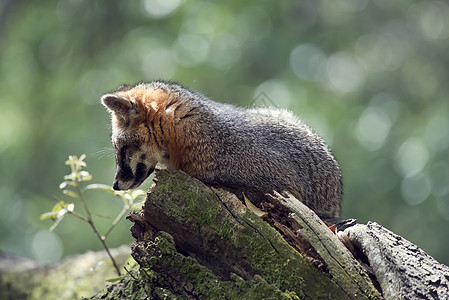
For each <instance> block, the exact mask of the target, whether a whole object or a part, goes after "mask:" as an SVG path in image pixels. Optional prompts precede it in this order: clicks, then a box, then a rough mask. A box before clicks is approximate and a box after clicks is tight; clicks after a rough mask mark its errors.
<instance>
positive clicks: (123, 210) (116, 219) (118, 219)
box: [103, 205, 129, 239]
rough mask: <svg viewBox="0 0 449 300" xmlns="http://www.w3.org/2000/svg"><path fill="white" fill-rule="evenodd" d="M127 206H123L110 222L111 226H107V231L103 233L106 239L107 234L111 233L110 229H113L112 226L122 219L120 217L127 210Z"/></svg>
mask: <svg viewBox="0 0 449 300" xmlns="http://www.w3.org/2000/svg"><path fill="white" fill-rule="evenodd" d="M128 209H129V206H128V205H125V206H123V209H122V211H121V212H120V213H119V214H118V215H117V217H116V218H115V219H114V221H113V222H112V225H111V227H109V229H108V231H107V232H106V233H105V234H104V236H103V237H104V238H105V239H106V238H107V236H108V235H109V234H110V233H111V231H112V229H114V227H115V226H116V225H117V224H118V222H120V220H121V219H122V217H123V216H124V215H125V214H126V212H127V211H128Z"/></svg>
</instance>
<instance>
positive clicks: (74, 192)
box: [40, 154, 145, 276]
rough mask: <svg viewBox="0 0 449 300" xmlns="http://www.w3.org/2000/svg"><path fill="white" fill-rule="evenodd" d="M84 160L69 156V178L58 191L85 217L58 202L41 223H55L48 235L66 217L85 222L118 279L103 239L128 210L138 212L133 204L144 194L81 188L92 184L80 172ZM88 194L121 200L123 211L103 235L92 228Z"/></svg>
mask: <svg viewBox="0 0 449 300" xmlns="http://www.w3.org/2000/svg"><path fill="white" fill-rule="evenodd" d="M85 158H86V155H85V154H83V155H81V156H80V157H79V158H78V157H77V156H76V155H70V156H69V159H68V160H66V162H65V164H66V165H68V166H70V169H71V172H70V174H68V175H66V176H64V181H63V182H62V183H61V184H60V185H59V188H60V189H61V190H62V192H63V193H64V194H65V195H67V196H69V197H71V198H74V199H75V201H79V202H80V203H81V205H82V207H83V209H84V213H85V214H80V213H78V212H77V211H76V210H75V206H76V205H75V203H74V202H65V201H63V200H59V199H57V203H56V204H55V205H54V206H53V208H52V210H51V211H50V212H46V213H43V214H42V215H41V217H40V219H41V220H45V219H48V218H50V219H52V220H53V222H54V223H53V225H52V226H51V227H50V231H53V230H54V229H55V228H56V227H57V226H58V225H59V224H60V223H61V221H62V220H63V219H64V217H65V216H66V215H72V216H75V217H77V218H78V219H80V220H82V221H84V222H87V223H88V224H89V225H90V227H91V228H92V230H93V232H94V233H95V235H96V236H97V238H98V239H99V240H100V242H101V244H102V246H103V248H104V249H105V251H106V253H107V254H108V256H109V257H110V259H111V261H112V264H113V265H114V268H115V270H116V271H117V274H118V275H119V276H120V275H121V274H120V269H119V267H118V265H117V263H116V262H115V259H114V257H112V255H111V253H110V251H109V248H108V246H107V245H106V238H107V237H108V235H109V234H110V233H111V231H112V230H113V229H114V227H115V226H116V225H117V224H118V222H119V221H120V220H121V219H122V218H123V216H124V215H125V214H126V212H127V211H128V210H129V209H140V208H141V205H142V203H136V202H135V200H136V199H137V198H138V197H139V196H142V195H145V192H144V191H142V190H133V191H114V190H113V189H112V188H111V187H110V186H108V185H105V184H88V185H84V183H85V182H87V181H90V180H92V175H90V174H89V172H88V171H86V170H83V168H85V167H87V164H86V162H85V161H84V159H85ZM89 190H103V191H106V192H108V193H110V194H112V195H114V196H118V197H120V198H121V199H122V201H123V208H122V210H121V211H120V212H119V213H118V215H117V216H116V217H115V219H114V220H113V221H112V223H111V226H110V227H109V229H108V230H107V231H106V233H105V234H104V235H101V234H100V233H99V231H98V230H97V227H96V226H95V224H94V221H93V218H92V213H91V211H90V210H89V208H88V206H87V203H86V200H85V197H84V193H85V192H86V191H89Z"/></svg>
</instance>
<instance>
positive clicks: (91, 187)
mask: <svg viewBox="0 0 449 300" xmlns="http://www.w3.org/2000/svg"><path fill="white" fill-rule="evenodd" d="M88 190H100V191H106V192H108V193H110V194H111V195H114V196H115V195H116V194H115V193H116V191H114V189H112V187H111V186H109V185H106V184H100V183H93V184H88V185H86V186H85V187H84V188H83V189H82V191H83V192H85V191H88Z"/></svg>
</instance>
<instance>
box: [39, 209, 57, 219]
mask: <svg viewBox="0 0 449 300" xmlns="http://www.w3.org/2000/svg"><path fill="white" fill-rule="evenodd" d="M57 215H58V211H50V212H46V213H43V214H42V215H41V216H40V217H39V220H41V221H43V220H45V219H48V218H52V220H54V219H55V218H56V216H57Z"/></svg>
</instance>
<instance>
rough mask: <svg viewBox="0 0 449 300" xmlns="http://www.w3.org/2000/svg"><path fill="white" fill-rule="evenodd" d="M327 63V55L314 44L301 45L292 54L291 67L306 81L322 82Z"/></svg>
mask: <svg viewBox="0 0 449 300" xmlns="http://www.w3.org/2000/svg"><path fill="white" fill-rule="evenodd" d="M325 63H326V55H325V54H324V52H323V51H322V50H321V49H320V48H318V47H317V46H315V45H313V44H302V45H299V46H297V47H296V48H295V49H293V50H292V52H291V53H290V67H291V68H292V70H293V72H295V74H296V75H298V77H300V78H302V79H305V80H309V81H319V80H322V79H323V77H324V76H323V73H324V68H325Z"/></svg>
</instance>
